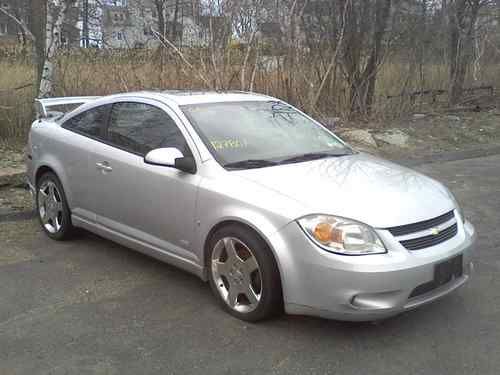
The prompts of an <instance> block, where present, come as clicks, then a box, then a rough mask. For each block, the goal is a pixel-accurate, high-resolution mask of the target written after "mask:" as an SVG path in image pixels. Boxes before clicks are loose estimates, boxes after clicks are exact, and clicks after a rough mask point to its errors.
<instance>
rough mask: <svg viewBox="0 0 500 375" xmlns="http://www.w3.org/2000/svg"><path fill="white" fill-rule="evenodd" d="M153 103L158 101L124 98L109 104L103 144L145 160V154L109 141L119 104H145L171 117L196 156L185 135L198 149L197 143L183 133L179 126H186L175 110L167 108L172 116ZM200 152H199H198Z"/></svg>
mask: <svg viewBox="0 0 500 375" xmlns="http://www.w3.org/2000/svg"><path fill="white" fill-rule="evenodd" d="M152 102H156V100H154V99H149V98H148V99H146V98H134V97H129V98H122V99H118V100H116V101H114V102H112V103H110V104H109V109H108V113H107V121H106V124H105V127H104V129H103V130H104V136H103V139H102V140H100V141H101V142H102V143H105V144H107V145H108V146H111V147H114V148H117V149H119V150H122V151H125V152H128V153H130V154H133V155H137V156H140V157H141V158H144V156H145V155H144V154H142V153H140V152H136V151H133V150H130V149H129V148H126V147H123V146H120V145H117V144H116V143H113V142H111V141H110V140H109V138H108V129H109V126H110V124H111V115H112V112H113V108H114V107H115V106H116V105H118V104H127V103H131V104H143V105H149V106H151V107H154V108H156V109H158V110H159V111H161V112H163V113H164V114H165V115H166V116H168V117H170V118H171V119H172V121H173V123H174V125H175V126H176V127H177V129H178V130H179V132H180V133H181V135H182V137H183V138H184V142H186V146H187V147H188V149H189V151H190V153H191V155H194V153H193V147H192V146H191V145H190V142H189V141H188V139H187V138H188V137H186V135H185V133H186V134H187V135H188V136H189V138H190V141H191V143H193V145H194V146H195V147H196V143H195V142H194V140H193V139H192V138H191V137H190V134H189V132H188V131H187V130H185V132H183V131H182V129H181V126H180V125H179V124H181V125H182V126H184V124H183V123H182V121H181V120H180V118H179V116H178V115H177V114H176V113H175V111H174V110H173V109H171V108H170V107H169V106H166V108H168V109H169V110H170V112H172V114H173V115H172V114H170V113H169V112H168V111H166V110H165V109H163V108H162V107H161V106H160V105H158V103H152ZM159 103H161V104H164V103H162V102H159ZM197 151H198V150H197Z"/></svg>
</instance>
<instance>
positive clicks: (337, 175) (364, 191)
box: [233, 153, 455, 228]
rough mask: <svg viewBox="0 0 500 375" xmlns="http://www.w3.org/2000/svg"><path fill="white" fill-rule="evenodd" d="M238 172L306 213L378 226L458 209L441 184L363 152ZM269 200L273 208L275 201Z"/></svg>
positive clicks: (406, 221) (408, 222) (402, 223)
mask: <svg viewBox="0 0 500 375" xmlns="http://www.w3.org/2000/svg"><path fill="white" fill-rule="evenodd" d="M233 173H236V174H238V175H239V176H240V177H241V178H244V179H246V180H249V181H252V182H253V183H256V184H259V185H261V186H263V187H266V188H268V189H270V190H273V191H274V192H278V193H280V194H283V195H285V196H287V197H288V198H290V199H291V200H294V201H295V202H297V203H300V204H301V206H302V207H303V212H302V215H307V214H313V213H316V214H331V215H337V216H342V217H345V218H350V219H353V220H357V221H360V222H363V223H366V224H368V225H371V226H372V227H375V228H389V227H393V226H398V225H404V224H410V223H416V222H419V221H423V220H428V219H430V218H434V217H436V216H439V215H441V214H443V213H446V212H448V211H450V210H452V209H454V208H455V202H454V199H453V197H452V195H451V194H450V193H449V191H448V189H447V188H445V187H444V186H443V185H442V184H441V183H439V182H437V181H435V180H433V179H431V178H429V177H427V176H424V175H422V174H420V173H418V172H415V171H413V170H411V169H408V168H405V167H402V166H399V165H397V164H394V163H391V162H388V161H385V160H382V159H379V158H376V157H373V156H370V155H367V154H362V153H361V154H354V155H349V156H344V157H337V158H328V159H322V160H316V161H311V162H305V163H297V164H288V165H281V166H276V167H270V168H261V169H250V170H245V171H238V172H233ZM263 200H265V197H263ZM264 203H265V204H266V205H267V206H268V207H269V208H272V205H273V202H272V201H271V200H270V201H269V202H262V204H264ZM293 219H297V218H293Z"/></svg>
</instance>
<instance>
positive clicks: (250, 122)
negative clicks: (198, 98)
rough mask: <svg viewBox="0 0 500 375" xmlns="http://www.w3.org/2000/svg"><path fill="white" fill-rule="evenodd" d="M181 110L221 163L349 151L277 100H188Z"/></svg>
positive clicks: (315, 156)
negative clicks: (198, 101)
mask: <svg viewBox="0 0 500 375" xmlns="http://www.w3.org/2000/svg"><path fill="white" fill-rule="evenodd" d="M181 108H182V110H183V111H184V113H185V114H186V116H187V117H188V118H189V120H190V121H191V123H192V124H193V126H194V127H195V128H196V130H197V132H198V133H199V134H200V136H201V137H202V139H203V141H204V142H205V144H206V145H207V147H208V148H209V149H210V151H211V152H212V154H213V155H214V157H215V158H216V159H217V161H219V163H221V164H222V165H223V166H225V167H229V166H236V165H239V166H242V167H244V166H245V165H244V163H245V162H247V165H246V166H247V167H254V168H258V167H264V166H270V165H272V164H279V163H283V162H290V163H291V162H300V161H306V160H314V159H319V158H323V157H330V156H341V155H346V154H351V153H352V152H351V150H350V149H348V148H347V147H346V146H345V145H343V144H342V143H341V142H340V141H339V140H338V139H337V138H336V137H335V136H333V135H332V134H331V133H329V132H328V131H326V130H325V129H324V128H322V127H321V126H319V125H317V124H316V123H314V122H313V121H311V120H310V119H308V118H307V117H305V116H304V115H303V114H301V113H300V112H298V111H297V110H295V109H294V108H292V107H290V106H289V105H287V104H285V103H282V102H277V101H268V102H265V101H258V102H229V103H227V102H226V103H209V104H191V105H185V106H182V107H181ZM308 156H309V157H310V158H309V159H307V157H308ZM248 162H250V163H248ZM271 163H272V164H271Z"/></svg>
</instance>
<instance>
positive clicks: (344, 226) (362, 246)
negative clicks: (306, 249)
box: [298, 215, 387, 255]
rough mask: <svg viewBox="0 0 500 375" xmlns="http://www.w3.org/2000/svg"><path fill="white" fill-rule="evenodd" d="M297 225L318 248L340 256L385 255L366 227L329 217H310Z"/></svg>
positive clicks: (375, 235) (373, 233)
mask: <svg viewBox="0 0 500 375" xmlns="http://www.w3.org/2000/svg"><path fill="white" fill-rule="evenodd" d="M298 223H299V225H300V226H301V228H302V229H303V230H304V232H305V233H306V234H307V236H308V237H309V238H310V239H311V240H313V241H314V242H315V243H316V244H317V245H318V246H320V247H322V248H323V249H325V250H327V251H330V252H333V253H337V254H342V255H367V254H383V253H386V252H387V250H386V249H385V247H384V245H383V243H382V241H380V239H379V238H378V236H377V234H376V233H375V231H374V230H373V229H372V228H370V227H369V226H368V225H365V224H362V223H358V222H357V221H354V220H349V219H344V218H341V217H336V216H329V215H310V216H306V217H303V218H302V219H299V220H298Z"/></svg>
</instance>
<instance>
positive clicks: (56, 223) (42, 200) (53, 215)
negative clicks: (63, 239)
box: [38, 180, 63, 234]
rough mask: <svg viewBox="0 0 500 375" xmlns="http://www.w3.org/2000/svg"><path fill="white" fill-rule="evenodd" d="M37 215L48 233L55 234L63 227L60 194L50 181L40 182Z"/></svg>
mask: <svg viewBox="0 0 500 375" xmlns="http://www.w3.org/2000/svg"><path fill="white" fill-rule="evenodd" d="M38 214H39V215H40V219H41V221H42V224H43V226H44V228H45V229H46V230H47V231H48V232H49V233H52V234H54V233H57V232H59V231H60V230H61V228H62V225H63V202H62V197H61V193H60V192H59V190H58V189H57V186H56V184H55V183H54V182H53V181H51V180H45V181H43V182H42V184H41V185H40V187H39V189H38Z"/></svg>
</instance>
